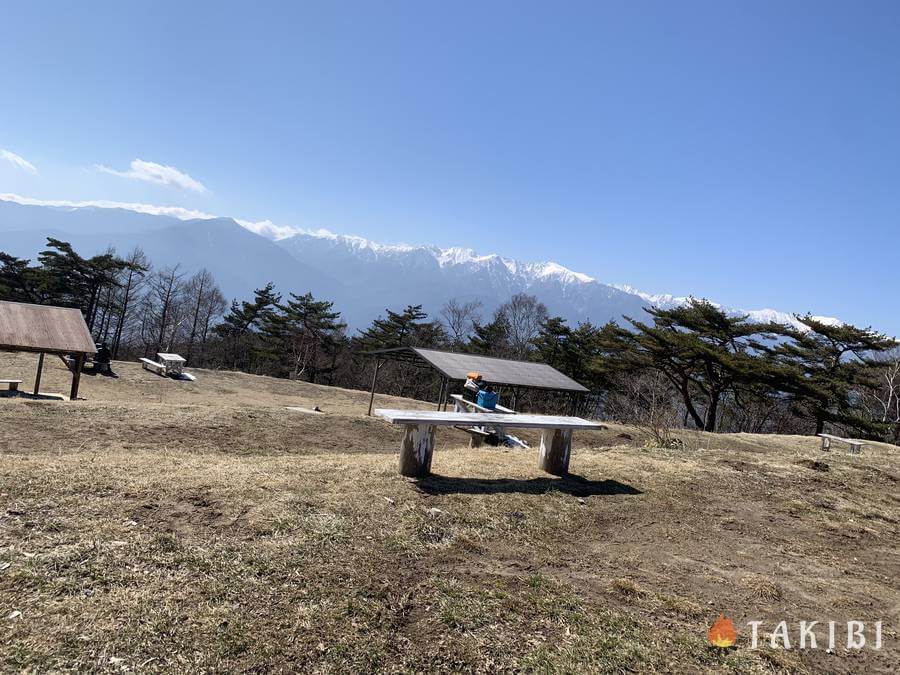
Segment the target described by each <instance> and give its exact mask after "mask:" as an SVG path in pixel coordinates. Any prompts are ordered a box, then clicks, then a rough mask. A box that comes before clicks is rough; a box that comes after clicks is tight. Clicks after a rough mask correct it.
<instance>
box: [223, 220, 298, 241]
mask: <svg viewBox="0 0 900 675" xmlns="http://www.w3.org/2000/svg"><path fill="white" fill-rule="evenodd" d="M235 222H236V223H237V224H238V225H240V226H241V227H244V228H246V229H248V230H250V231H251V232H255V233H256V234H259V235H261V236H263V237H266V238H267V239H273V240H275V241H278V240H279V239H287V238H288V237H290V236H293V235H295V234H298V233H300V232H304V233H305V232H307V230H304V229H301V228H299V227H293V226H291V225H276V224H275V223H273V222H272V221H271V220H260V221H257V222H253V221H252V220H240V219H235Z"/></svg>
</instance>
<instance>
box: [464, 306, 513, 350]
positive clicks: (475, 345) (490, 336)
mask: <svg viewBox="0 0 900 675" xmlns="http://www.w3.org/2000/svg"><path fill="white" fill-rule="evenodd" d="M466 351H467V352H470V353H472V354H483V355H485V356H496V357H500V358H504V357H507V356H510V355H511V353H512V349H511V348H510V346H509V324H508V323H507V322H506V319H505V318H503V317H502V316H495V317H494V320H493V321H491V322H490V323H488V324H480V323H476V324H475V325H474V327H473V329H472V337H470V338H469V344H468V345H466Z"/></svg>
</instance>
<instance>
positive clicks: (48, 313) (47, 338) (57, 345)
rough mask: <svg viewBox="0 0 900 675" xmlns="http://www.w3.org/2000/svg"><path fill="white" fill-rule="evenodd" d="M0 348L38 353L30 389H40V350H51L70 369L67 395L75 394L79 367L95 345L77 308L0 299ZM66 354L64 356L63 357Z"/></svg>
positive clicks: (42, 352) (43, 352)
mask: <svg viewBox="0 0 900 675" xmlns="http://www.w3.org/2000/svg"><path fill="white" fill-rule="evenodd" d="M0 350H2V351H10V352H32V353H36V354H39V356H38V364H37V374H36V375H35V378H34V393H35V395H37V394H38V393H40V388H41V371H42V370H43V367H44V354H55V355H57V356H59V357H60V358H62V359H63V362H64V363H65V364H66V366H67V367H68V368H69V370H70V371H71V372H72V389H71V391H70V393H69V399H70V400H72V401H75V400H77V398H78V384H79V382H80V381H81V370H82V368H83V367H84V362H85V359H86V358H87V357H88V355H89V354H96V353H97V347H96V346H95V345H94V340H93V338H92V337H91V332H90V331H89V330H88V327H87V324H86V323H85V322H84V317H83V316H82V315H81V311H80V310H78V309H72V308H70V307H53V306H50V305H30V304H27V303H23V302H6V301H2V300H0ZM67 357H68V358H67Z"/></svg>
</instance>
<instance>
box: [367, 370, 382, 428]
mask: <svg viewBox="0 0 900 675" xmlns="http://www.w3.org/2000/svg"><path fill="white" fill-rule="evenodd" d="M383 365H384V361H379V360H378V359H375V372H374V373H372V391H371V393H370V394H369V412H368V415H369V417H371V416H372V404H373V403H374V402H375V385H376V384H377V382H378V371H379V370H381V366H383Z"/></svg>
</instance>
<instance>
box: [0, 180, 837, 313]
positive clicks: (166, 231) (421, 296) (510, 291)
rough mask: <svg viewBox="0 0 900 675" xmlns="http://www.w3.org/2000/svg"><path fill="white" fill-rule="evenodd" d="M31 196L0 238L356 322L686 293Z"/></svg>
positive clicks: (13, 201)
mask: <svg viewBox="0 0 900 675" xmlns="http://www.w3.org/2000/svg"><path fill="white" fill-rule="evenodd" d="M34 201H35V200H25V199H24V198H16V197H15V196H14V195H0V250H4V251H6V252H8V253H11V254H13V255H17V256H20V257H28V258H33V257H34V256H35V254H36V253H37V252H38V251H39V250H41V248H42V247H43V244H44V242H45V238H46V237H47V236H55V237H58V238H61V239H65V240H68V241H70V242H71V243H72V244H73V245H74V246H75V247H76V248H77V249H78V250H79V251H83V252H84V253H87V254H92V253H96V252H101V251H104V250H105V249H106V248H107V247H109V246H112V247H114V248H115V249H116V250H117V251H118V252H120V253H126V252H127V251H128V250H130V249H132V248H133V247H135V246H141V247H142V248H143V249H144V250H145V252H146V253H147V254H148V255H149V256H150V258H151V260H152V261H153V262H154V264H155V265H156V266H157V267H163V266H167V265H175V264H180V265H181V266H182V269H184V271H185V272H186V273H193V272H195V271H196V270H198V269H200V268H201V267H206V268H207V269H209V270H210V272H212V273H213V275H214V276H215V277H216V279H217V280H218V282H219V284H220V286H221V287H222V290H223V292H224V293H225V294H226V295H227V296H228V297H232V298H238V299H244V298H247V297H249V296H250V295H251V294H252V291H253V289H254V288H257V287H259V286H262V285H264V284H265V283H266V282H268V281H273V282H275V284H276V287H277V288H278V290H279V291H281V292H282V293H284V294H287V293H288V292H294V293H298V294H299V293H305V292H307V291H312V292H313V293H314V294H315V295H317V296H319V297H323V298H328V299H330V300H333V301H334V303H335V308H336V309H338V310H340V311H341V312H342V314H343V316H344V318H345V320H346V321H347V322H348V323H349V325H350V326H351V327H354V328H359V327H363V326H365V325H367V324H368V323H369V322H371V320H372V319H374V318H375V317H377V316H379V315H381V314H383V313H384V311H385V309H387V308H390V309H402V308H403V307H405V306H406V305H408V304H421V305H423V307H424V308H425V310H426V311H427V312H428V313H429V314H430V315H431V316H437V315H438V313H439V311H440V308H441V307H442V306H443V304H444V303H445V302H446V301H447V300H450V299H452V298H455V299H457V300H459V301H470V300H477V301H480V302H481V303H482V315H483V318H484V319H489V318H490V315H491V314H492V313H493V311H494V310H495V309H496V308H497V307H498V306H499V305H500V304H502V303H503V302H505V301H506V300H508V299H509V298H510V297H511V296H512V295H514V294H515V293H520V292H524V293H530V294H533V295H535V296H537V297H538V299H540V300H541V301H542V302H543V303H544V304H546V305H547V307H548V309H549V311H550V312H551V314H554V315H559V316H562V317H564V318H566V319H567V320H568V321H569V322H570V323H571V324H575V323H577V322H579V321H592V322H593V323H596V324H601V323H605V322H606V321H608V320H610V319H612V320H621V317H622V316H623V315H625V316H632V317H642V316H643V315H644V308H645V307H647V306H656V307H671V306H675V305H678V304H681V303H684V302H686V301H687V300H688V298H686V297H676V296H672V295H667V294H659V295H653V294H649V293H644V292H642V291H638V290H637V289H635V288H632V287H630V286H626V285H610V284H605V283H602V282H600V281H598V280H596V279H594V278H592V277H590V276H588V275H587V274H583V273H580V272H575V271H573V270H570V269H568V268H566V267H564V266H563V265H561V264H559V263H556V262H521V261H517V260H512V259H510V258H505V257H502V256H500V255H497V254H490V255H482V254H479V253H476V252H475V251H473V250H472V249H469V248H461V247H454V248H446V249H441V248H437V247H433V246H407V245H389V244H380V243H377V242H373V241H370V240H368V239H364V238H362V237H356V236H349V235H340V234H334V233H332V232H328V231H327V230H299V229H296V228H290V227H276V226H272V224H271V223H250V222H245V221H235V220H233V219H231V218H215V217H212V216H209V217H203V218H196V217H192V216H196V215H197V214H196V212H186V213H184V214H179V213H178V212H177V211H176V212H173V213H174V215H171V214H170V213H165V214H159V215H156V214H153V213H152V212H150V211H149V208H150V207H143V205H120V207H119V208H111V207H110V205H109V204H103V205H85V204H79V205H69V204H64V203H60V202H54V204H53V205H52V206H48V205H41V204H35V203H34ZM134 206H140V207H143V208H133V207H134ZM201 215H204V216H205V215H206V214H201ZM179 216H181V217H179ZM722 306H723V307H725V308H726V310H727V311H730V312H734V313H746V314H749V315H750V317H751V318H752V319H754V320H758V321H779V322H783V323H792V324H794V325H796V320H795V319H794V318H793V316H792V315H791V314H789V313H787V312H781V311H777V310H772V309H759V310H739V309H733V308H730V307H728V306H727V305H722ZM828 320H829V321H835V322H836V321H837V320H834V319H828Z"/></svg>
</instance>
